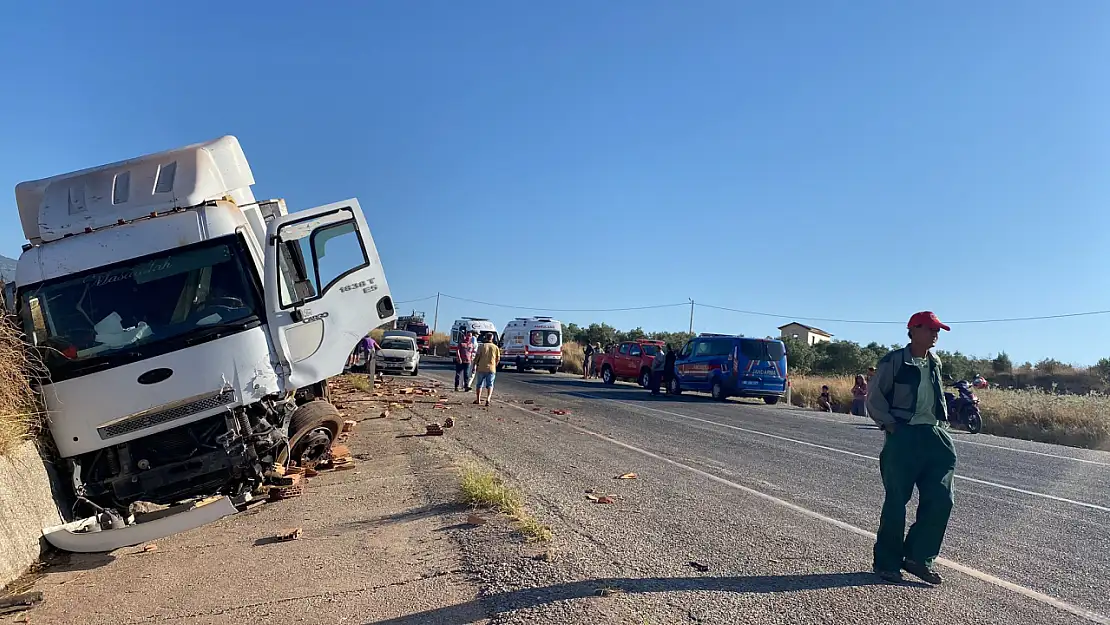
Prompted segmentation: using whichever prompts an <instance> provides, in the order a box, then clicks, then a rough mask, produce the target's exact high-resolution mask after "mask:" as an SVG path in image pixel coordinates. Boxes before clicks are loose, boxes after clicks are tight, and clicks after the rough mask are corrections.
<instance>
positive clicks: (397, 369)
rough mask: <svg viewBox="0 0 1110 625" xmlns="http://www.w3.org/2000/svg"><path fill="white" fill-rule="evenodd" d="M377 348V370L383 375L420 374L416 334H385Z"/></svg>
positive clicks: (401, 332)
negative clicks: (391, 373)
mask: <svg viewBox="0 0 1110 625" xmlns="http://www.w3.org/2000/svg"><path fill="white" fill-rule="evenodd" d="M378 346H379V347H380V348H381V350H380V351H378V359H377V363H376V366H377V370H378V371H381V372H383V373H389V372H393V373H404V374H407V375H416V374H417V373H419V372H420V349H419V347H418V346H417V342H416V333H414V332H405V331H402V330H396V331H390V332H386V333H385V335H384V336H382V340H381V341H380V342H379V344H378Z"/></svg>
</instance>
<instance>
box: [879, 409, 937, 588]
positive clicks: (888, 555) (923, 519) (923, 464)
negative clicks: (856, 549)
mask: <svg viewBox="0 0 1110 625" xmlns="http://www.w3.org/2000/svg"><path fill="white" fill-rule="evenodd" d="M955 471H956V449H955V447H954V446H953V445H952V439H951V438H950V437H949V436H948V432H945V431H944V430H943V429H942V428H940V427H938V426H934V425H905V424H903V425H901V426H899V427H898V428H897V431H896V432H895V433H894V434H887V435H886V443H885V444H884V445H883V451H882V453H881V454H879V472H880V473H881V474H882V478H883V488H884V489H885V490H886V499H885V500H884V501H883V512H882V516H881V517H880V518H879V533H878V536H877V538H876V540H875V561H874V566H875V568H876V569H877V570H880V571H897V570H899V569H901V568H902V560H913V561H914V562H918V563H921V564H924V565H926V566H930V567H931V566H932V565H933V560H935V559H936V557H937V555H938V554H939V553H940V545H941V543H942V542H944V532H945V530H946V529H947V528H948V517H949V515H950V514H951V513H952V476H953V474H954V473H955ZM914 486H917V492H918V498H919V500H920V501H919V503H918V506H917V520H916V521H914V524H913V526H912V527H910V531H909V534H905V537H904V538H903V534H904V533H905V531H906V504H908V503H909V501H910V497H912V496H913V488H914Z"/></svg>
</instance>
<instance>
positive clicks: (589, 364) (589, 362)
mask: <svg viewBox="0 0 1110 625" xmlns="http://www.w3.org/2000/svg"><path fill="white" fill-rule="evenodd" d="M583 353H584V354H585V358H584V359H583V362H582V379H583V380H589V379H590V374H591V373H592V372H593V368H594V346H593V345H592V344H591V343H586V349H584V350H583Z"/></svg>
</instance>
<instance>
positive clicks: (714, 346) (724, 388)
mask: <svg viewBox="0 0 1110 625" xmlns="http://www.w3.org/2000/svg"><path fill="white" fill-rule="evenodd" d="M674 368H675V371H674V375H673V376H672V377H671V382H670V387H669V388H668V389H667V390H668V391H669V392H670V393H671V394H672V395H678V394H679V393H681V392H682V391H705V392H708V393H710V394H711V395H712V396H713V399H716V400H719V401H724V400H726V399H728V398H729V397H761V398H763V401H765V402H767V403H768V404H775V403H778V401H779V399H781V398H783V397H785V396H786V345H785V344H783V342H782V341H779V340H775V339H753V338H745V337H742V336H730V335H727V334H699V335H698V336H697V337H695V338H692V339H690V340H689V341H687V343H686V345H685V346H683V348H682V351H681V352H679V353H678V354H677V355H676V357H675V364H674Z"/></svg>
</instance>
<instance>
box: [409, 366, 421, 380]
mask: <svg viewBox="0 0 1110 625" xmlns="http://www.w3.org/2000/svg"><path fill="white" fill-rule="evenodd" d="M418 373H420V365H416V366H415V367H413V369H412V373H410V374H409V375H411V376H413V377H416V374H418Z"/></svg>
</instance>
